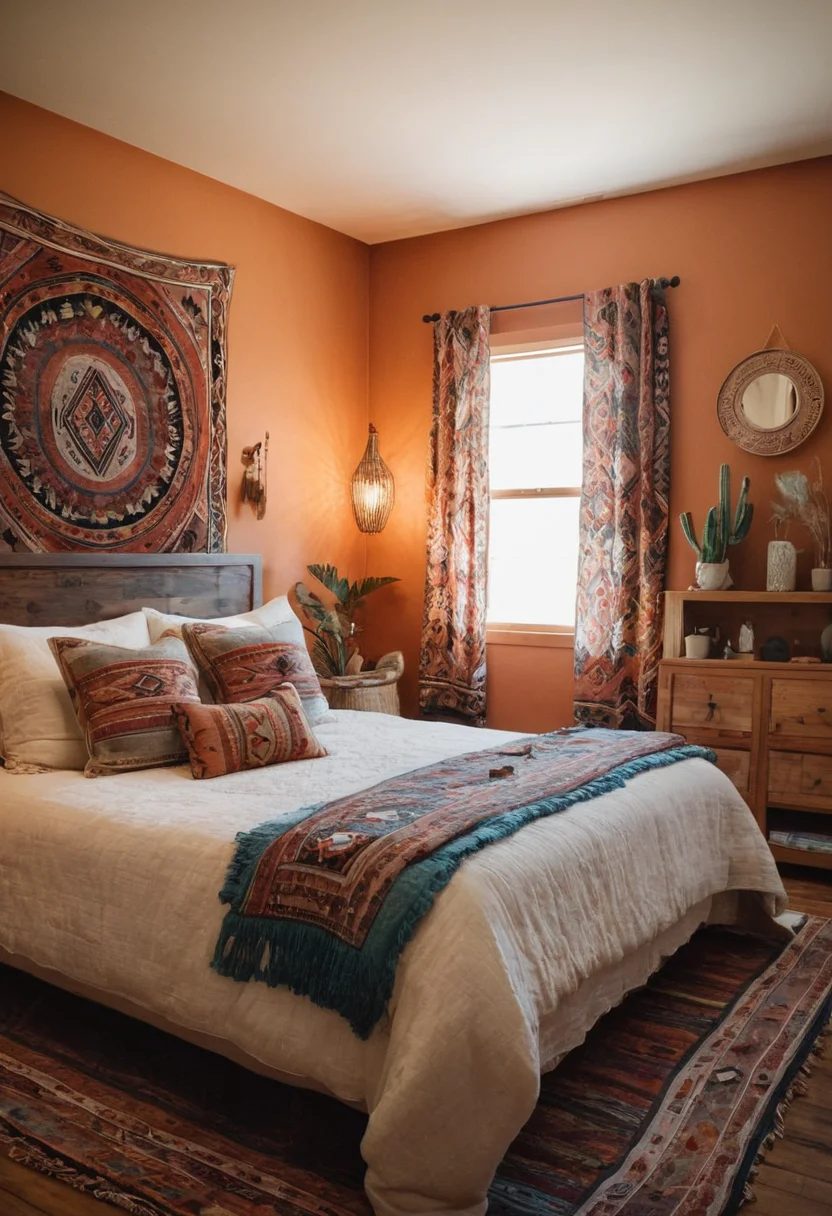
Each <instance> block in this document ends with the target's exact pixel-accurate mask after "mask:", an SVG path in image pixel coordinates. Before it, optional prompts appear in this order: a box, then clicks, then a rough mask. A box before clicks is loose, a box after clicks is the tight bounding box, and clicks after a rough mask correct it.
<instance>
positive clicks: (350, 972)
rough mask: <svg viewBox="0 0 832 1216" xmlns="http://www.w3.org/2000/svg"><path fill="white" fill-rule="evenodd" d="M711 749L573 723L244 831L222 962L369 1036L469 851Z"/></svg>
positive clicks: (226, 897) (226, 899)
mask: <svg viewBox="0 0 832 1216" xmlns="http://www.w3.org/2000/svg"><path fill="white" fill-rule="evenodd" d="M695 756H699V757H704V758H706V759H710V760H713V759H714V756H713V753H712V752H710V751H708V749H707V748H702V747H692V746H685V743H684V739H682V737H681V736H680V735H670V734H661V733H644V732H641V731H615V730H607V729H602V728H597V729H585V728H581V727H573V728H570V729H567V730H563V731H557V732H554V733H552V734H549V735H535V736H532V737H531V738H528V739H521V740H518V741H516V742H513V743H510V744H508V745H507V746H505V747H502V748H488V749H486V750H484V751H479V752H470V753H468V754H466V755H463V756H455V757H452V758H451V759H449V760H443V761H441V762H440V763H438V764H432V765H429V766H428V767H426V768H421V769H417V770H416V771H415V772H412V773H405V774H403V775H402V776H399V777H393V778H392V779H390V780H389V781H383V782H381V783H380V784H379V785H376V786H373V787H372V788H371V789H368V790H362V791H360V792H359V793H357V794H351V795H349V796H348V797H346V798H339V799H336V801H334V802H329V803H326V804H325V805H323V806H313V807H306V808H304V809H303V810H300V811H298V812H296V813H295V814H294V815H288V816H285V817H284V818H282V819H280V820H277V821H274V822H270V823H264V824H261V825H260V826H259V827H257V828H254V829H253V830H252V831H250V832H244V833H241V834H240V835H239V836H238V837H237V843H238V848H237V853H236V855H235V857H234V860H233V861H232V863H231V866H230V867H229V871H228V875H227V877H226V882H225V886H224V888H223V890H222V891H221V892H220V900H221V901H222V902H223V903H226V904H230V905H231V911H230V912H228V913H227V915H226V917H225V920H224V922H223V926H222V930H221V933H220V938H219V941H218V942H217V948H216V953H215V955H214V961H213V966H214V968H215V969H216V970H217V971H218V972H219V973H220V974H221V975H225V976H229V977H231V978H232V979H235V980H241V981H245V980H251V979H257V980H263V981H265V983H267V984H269V985H270V986H271V987H277V986H278V985H280V984H283V985H286V986H287V987H288V988H290V989H291V990H292V991H293V992H296V993H298V994H299V995H301V996H308V997H310V999H311V1000H313V1001H314V1002H315V1004H317V1005H321V1006H323V1007H324V1008H325V1009H335V1010H337V1012H338V1013H340V1014H341V1015H342V1016H343V1017H345V1018H346V1019H347V1021H348V1022H349V1023H350V1025H351V1026H352V1028H353V1030H354V1031H355V1033H356V1034H357V1035H359V1036H360V1037H361V1038H363V1039H366V1038H368V1037H369V1035H370V1033H371V1031H372V1029H373V1027H374V1026H375V1024H376V1022H377V1021H378V1020H379V1018H380V1017H381V1016H382V1014H383V1013H384V1011H385V1008H386V1006H387V1002H388V1001H389V999H390V996H391V995H392V992H393V984H394V981H395V976H396V964H397V962H398V958H399V955H400V954H401V952H402V950H403V949H404V947H405V946H406V944H407V942H408V941H409V940H410V938H411V936H412V935H413V932H414V930H415V929H416V926H417V925H418V923H419V921H420V920H421V918H422V917H423V916H424V915H425V914H426V913H427V912H428V911H429V910H430V908H431V905H432V904H433V901H434V898H435V897H436V895H437V894H438V893H439V892H440V891H441V890H442V888H443V887H445V886H447V884H448V883H449V882H450V880H451V878H452V877H453V875H454V873H455V871H456V870H457V869H458V868H459V866H460V865H461V864H462V862H463V861H464V860H465V858H466V857H468V856H469V855H470V854H471V853H474V852H476V851H477V850H478V849H481V848H484V847H485V846H486V845H489V844H494V843H495V842H496V841H499V840H503V839H504V838H505V837H506V836H510V835H511V834H512V833H514V832H516V831H518V830H519V829H520V828H521V827H523V826H524V825H525V824H527V823H531V822H532V820H535V819H540V818H542V817H543V816H545V815H554V814H556V813H557V812H558V811H564V810H567V809H568V808H569V807H572V806H574V805H575V804H577V803H580V802H588V801H589V800H590V799H592V798H597V797H600V796H601V795H602V794H608V793H610V791H612V790H615V789H620V788H621V787H622V786H623V785H624V783H625V782H626V781H627V780H628V779H629V778H631V777H635V776H637V775H638V774H639V773H643V772H646V771H647V770H648V769H654V768H660V767H664V766H665V765H669V764H675V763H676V762H677V761H679V760H686V759H689V758H691V757H695Z"/></svg>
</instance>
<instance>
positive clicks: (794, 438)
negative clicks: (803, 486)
mask: <svg viewBox="0 0 832 1216" xmlns="http://www.w3.org/2000/svg"><path fill="white" fill-rule="evenodd" d="M778 372H779V373H780V374H781V375H784V376H788V378H789V379H790V380H791V382H792V384H793V385H794V387H795V394H796V398H797V408H796V409H795V411H794V413H793V414H792V416H791V418H789V419H788V421H787V422H784V423H782V424H781V425H780V426H776V427H770V428H768V429H765V428H763V427H758V426H755V425H754V423H753V422H751V421H749V419H748V418H747V417H746V415H745V413H744V412H743V408H742V399H743V394H744V393H745V390H746V389H747V388H748V386H749V385H750V384H751V383H752V381H754V380H756V379H757V377H758V376H763V375H776V374H777V373H778ZM716 412H717V416H718V418H719V423H720V426H721V427H722V429H723V431H724V432H725V434H726V435H727V436H728V438H729V439H733V441H734V443H736V444H737V446H738V447H741V448H742V449H743V451H744V452H753V453H754V455H755V456H779V455H780V454H781V453H782V452H790V451H791V450H792V448H796V447H797V446H798V445H799V444H801V443H803V440H804V439H808V437H809V436H810V435H811V433H812V431H813V430H814V429H815V427H816V426H817V424H818V422H819V421H820V416H821V414H822V413H823V385H822V383H821V379H820V376H819V375H818V373H817V372H816V371H815V369H814V367H812V364H811V363H810V362H809V360H808V359H804V358H803V356H802V355H798V354H796V353H795V351H793V350H758V351H757V352H756V353H755V354H753V355H749V356H748V358H747V359H743V361H742V362H741V363H738V364H737V366H736V367H735V368H734V369H733V371H732V372H730V373H729V374H728V377H727V378H726V380H725V383H724V384H723V386H722V388H721V389H720V390H719V397H718V398H717V405H716Z"/></svg>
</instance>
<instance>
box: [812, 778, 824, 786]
mask: <svg viewBox="0 0 832 1216" xmlns="http://www.w3.org/2000/svg"><path fill="white" fill-rule="evenodd" d="M822 780H823V778H822V777H815V779H814V781H813V782H812V788H813V789H814V787H815V786H816V785H820V783H821V781H822Z"/></svg>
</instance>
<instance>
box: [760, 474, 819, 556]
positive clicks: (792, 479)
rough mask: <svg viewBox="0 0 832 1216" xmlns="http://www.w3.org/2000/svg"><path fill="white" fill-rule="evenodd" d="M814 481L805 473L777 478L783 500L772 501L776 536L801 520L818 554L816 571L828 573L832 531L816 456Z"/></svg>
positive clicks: (775, 479) (778, 476)
mask: <svg viewBox="0 0 832 1216" xmlns="http://www.w3.org/2000/svg"><path fill="white" fill-rule="evenodd" d="M814 464H815V480H814V481H810V480H809V478H808V477H807V476H806V474H805V473H801V472H800V471H799V470H795V471H794V472H792V473H778V474H777V475H776V477H775V478H774V482H775V485H776V486H777V489H778V490H779V491H780V493H781V495H782V497H783V501H782V502H773V503H772V504H771V505H772V508H773V510H774V516H773V519H774V535H775V536H779V535H780V529H781V528H782V529H783V535H784V536H785V535H787V534H788V526H789V524H790V522H791V521H792V520H793V519H794V520H798V521H799V522H800V523H802V524H803V526H804V527H805V528H806V530H807V532H808V533H809V535H810V536H811V538H812V545H813V547H814V551H815V568H816V569H818V570H828V569H829V568H830V564H832V529H830V523H829V498H828V497H827V494H826V489H825V487H824V484H823V472H822V470H821V467H820V460H819V459H818V458H817V456H816V457H815V460H814Z"/></svg>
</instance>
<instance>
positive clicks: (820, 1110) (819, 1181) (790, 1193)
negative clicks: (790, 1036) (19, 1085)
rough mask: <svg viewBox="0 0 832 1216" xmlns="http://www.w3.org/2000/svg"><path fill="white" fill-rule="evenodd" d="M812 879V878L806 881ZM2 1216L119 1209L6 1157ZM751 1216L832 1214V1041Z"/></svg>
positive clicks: (805, 898) (793, 904)
mask: <svg viewBox="0 0 832 1216" xmlns="http://www.w3.org/2000/svg"><path fill="white" fill-rule="evenodd" d="M809 874H812V877H811V878H809V877H807V875H809ZM783 881H784V882H785V884H786V888H787V890H788V892H789V907H790V908H792V909H793V910H794V911H796V912H809V913H811V914H813V915H815V916H832V873H826V874H824V873H822V872H821V871H817V870H816V871H810V870H806V869H799V868H798V867H796V866H795V867H788V868H785V867H784V873H783ZM1 1153H2V1151H1V1150H0V1216H103V1214H104V1213H113V1212H117V1211H118V1208H113V1207H110V1206H109V1205H107V1204H103V1203H99V1202H98V1201H97V1200H95V1199H89V1198H88V1197H87V1196H85V1195H80V1194H79V1193H78V1192H77V1191H73V1190H72V1189H71V1188H70V1187H68V1186H66V1184H64V1183H60V1182H55V1181H54V1180H53V1179H51V1178H46V1177H43V1176H42V1175H41V1174H36V1173H35V1172H34V1171H33V1170H29V1169H26V1168H25V1167H23V1166H20V1165H16V1164H15V1163H14V1162H12V1161H9V1160H8V1158H6V1157H4V1156H2V1155H1ZM754 1192H755V1195H756V1197H757V1201H756V1203H755V1204H754V1205H753V1206H751V1207H748V1208H747V1211H748V1216H832V1043H831V1044H830V1047H829V1048H828V1050H827V1053H826V1055H825V1056H824V1058H823V1059H822V1060H820V1061H819V1062H818V1063H817V1064H816V1065H815V1067H814V1071H813V1074H812V1076H811V1078H810V1080H809V1087H808V1092H807V1094H806V1096H805V1097H801V1098H797V1099H796V1100H795V1101H794V1102H793V1103H792V1106H791V1109H790V1110H789V1112H788V1114H787V1116H786V1135H785V1138H784V1139H783V1140H779V1141H778V1142H777V1144H776V1145H775V1147H774V1148H773V1149H772V1150H771V1152H770V1153H769V1154H768V1155H767V1157H766V1161H765V1163H764V1164H763V1165H762V1166H761V1167H760V1172H759V1175H758V1177H757V1180H756V1182H755V1183H754Z"/></svg>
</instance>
